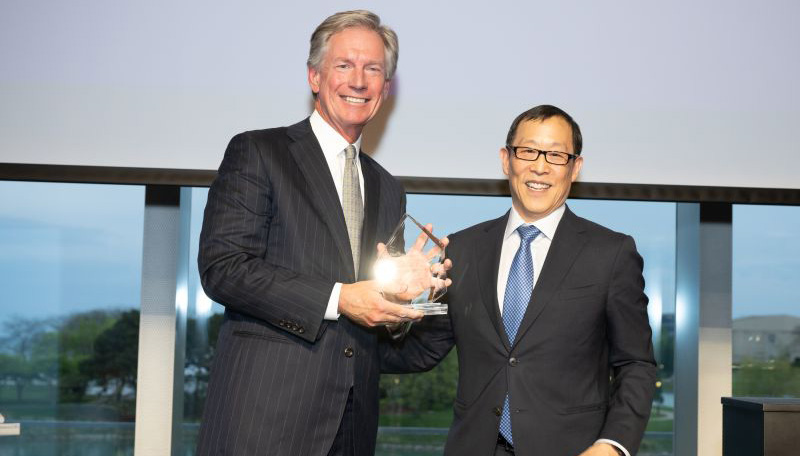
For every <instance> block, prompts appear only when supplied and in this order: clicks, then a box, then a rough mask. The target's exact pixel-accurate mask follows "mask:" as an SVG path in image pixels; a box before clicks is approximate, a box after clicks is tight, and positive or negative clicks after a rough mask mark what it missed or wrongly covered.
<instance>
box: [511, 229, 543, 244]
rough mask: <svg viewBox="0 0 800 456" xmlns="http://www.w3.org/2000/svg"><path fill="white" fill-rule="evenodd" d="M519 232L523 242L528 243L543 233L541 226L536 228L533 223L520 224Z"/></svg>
mask: <svg viewBox="0 0 800 456" xmlns="http://www.w3.org/2000/svg"><path fill="white" fill-rule="evenodd" d="M517 232H519V237H520V238H521V239H522V242H524V243H526V244H530V243H531V241H533V240H534V239H536V236H538V235H539V233H541V231H539V228H536V227H535V226H533V225H520V227H519V228H517Z"/></svg>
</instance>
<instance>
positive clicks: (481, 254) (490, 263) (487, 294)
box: [475, 212, 511, 350]
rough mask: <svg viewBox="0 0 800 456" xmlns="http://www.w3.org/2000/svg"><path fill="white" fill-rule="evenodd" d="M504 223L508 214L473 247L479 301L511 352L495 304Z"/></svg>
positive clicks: (498, 307) (495, 222)
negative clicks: (476, 268) (476, 267)
mask: <svg viewBox="0 0 800 456" xmlns="http://www.w3.org/2000/svg"><path fill="white" fill-rule="evenodd" d="M506 223H508V212H506V215H505V216H503V217H500V218H499V219H497V220H494V221H493V222H492V223H491V224H489V225H488V226H487V227H486V231H485V233H484V235H485V238H484V240H483V242H478V243H477V245H476V246H475V255H476V257H475V263H476V264H477V265H478V280H476V282H477V283H478V286H479V287H480V295H481V301H483V305H484V306H486V312H487V313H488V314H489V319H490V320H491V321H492V325H493V326H494V329H495V331H497V335H498V336H499V337H500V340H502V341H503V345H504V346H505V347H506V350H511V344H509V342H508V336H507V335H506V330H505V328H504V327H503V320H502V318H501V317H500V306H499V304H498V303H497V270H498V269H499V268H500V249H501V248H502V246H503V234H504V233H505V227H506Z"/></svg>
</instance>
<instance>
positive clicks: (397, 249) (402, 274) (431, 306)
mask: <svg viewBox="0 0 800 456" xmlns="http://www.w3.org/2000/svg"><path fill="white" fill-rule="evenodd" d="M406 242H408V248H406ZM444 250H445V245H444V244H443V243H442V241H441V240H439V238H437V237H436V236H434V235H433V233H432V232H431V231H430V230H429V229H427V228H426V227H425V226H423V225H422V224H421V223H419V222H418V221H417V220H416V219H414V217H412V216H411V215H409V214H405V215H403V217H402V218H401V219H400V222H399V223H398V224H397V227H396V228H395V229H394V232H393V233H392V236H391V237H390V238H389V241H388V242H387V243H386V252H385V253H384V254H383V255H381V256H380V257H379V258H378V260H377V261H376V262H375V269H374V275H375V279H376V280H377V281H378V283H379V284H381V286H382V288H383V289H384V290H385V294H386V293H389V294H391V295H392V296H393V297H395V299H399V300H400V301H401V302H400V303H401V304H404V305H408V306H409V307H411V308H413V309H416V310H419V311H421V312H423V313H424V314H425V315H444V314H446V313H447V304H445V303H442V302H439V300H440V299H441V298H442V296H444V294H445V293H446V292H447V287H446V285H445V280H446V279H447V277H446V272H445V269H444V267H443V266H442V262H443V261H444ZM440 266H441V267H440Z"/></svg>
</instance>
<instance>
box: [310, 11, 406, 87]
mask: <svg viewBox="0 0 800 456" xmlns="http://www.w3.org/2000/svg"><path fill="white" fill-rule="evenodd" d="M351 27H362V28H366V29H368V30H372V31H374V32H375V33H377V34H378V35H379V36H380V37H381V39H382V40H383V48H384V52H385V53H386V57H385V59H386V62H385V64H384V75H385V76H386V80H387V81H388V80H389V79H392V77H393V76H394V71H395V70H396V69H397V56H398V54H399V52H400V48H399V46H398V44H397V34H396V33H395V32H394V30H392V29H390V28H389V27H387V26H385V25H381V18H380V17H378V15H377V14H375V13H373V12H371V11H367V10H355V11H342V12H341V13H336V14H334V15H333V16H330V17H328V18H327V19H325V20H324V21H322V23H321V24H319V26H318V27H317V29H316V30H314V33H313V34H312V35H311V49H310V50H309V51H308V62H306V63H307V64H308V67H309V68H313V69H315V70H317V71H319V69H320V65H321V64H322V59H324V58H325V53H326V52H327V51H328V41H329V40H330V39H331V36H333V34H334V33H337V32H341V31H342V30H344V29H347V28H351Z"/></svg>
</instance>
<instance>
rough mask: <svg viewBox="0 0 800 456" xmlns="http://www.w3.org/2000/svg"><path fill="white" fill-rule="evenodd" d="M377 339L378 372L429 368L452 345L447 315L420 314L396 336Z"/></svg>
mask: <svg viewBox="0 0 800 456" xmlns="http://www.w3.org/2000/svg"><path fill="white" fill-rule="evenodd" d="M385 339H386V340H383V339H382V340H381V343H380V344H379V347H380V356H381V373H384V374H408V373H412V372H425V371H429V370H431V369H433V368H434V367H435V366H436V365H437V364H439V362H440V361H441V360H443V359H444V357H445V356H447V354H448V353H449V352H450V349H451V348H453V345H455V338H454V337H453V331H452V328H451V326H450V317H448V316H447V315H433V316H428V317H423V318H422V320H421V321H419V322H417V323H414V324H413V325H412V326H411V329H410V330H409V331H408V334H406V335H405V337H403V338H402V339H400V340H390V338H389V337H386V338H385Z"/></svg>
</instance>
